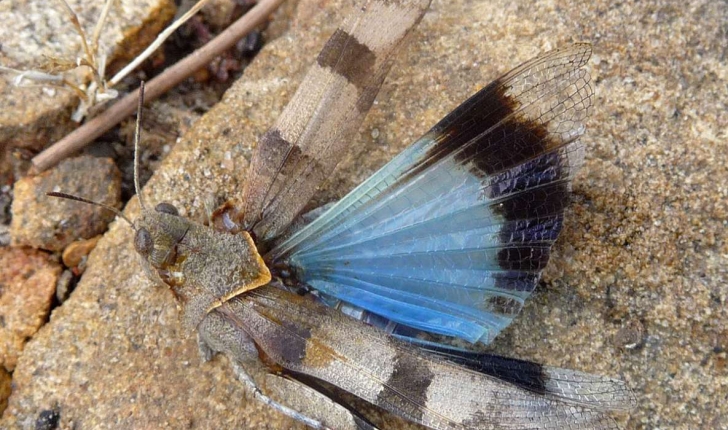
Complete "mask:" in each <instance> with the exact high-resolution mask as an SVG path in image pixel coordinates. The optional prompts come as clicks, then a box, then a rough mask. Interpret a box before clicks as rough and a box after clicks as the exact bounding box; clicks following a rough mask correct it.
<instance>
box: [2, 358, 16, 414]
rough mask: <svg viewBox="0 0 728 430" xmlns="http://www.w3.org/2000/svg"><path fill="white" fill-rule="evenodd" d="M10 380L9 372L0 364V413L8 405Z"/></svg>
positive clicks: (10, 389)
mask: <svg viewBox="0 0 728 430" xmlns="http://www.w3.org/2000/svg"><path fill="white" fill-rule="evenodd" d="M12 382H13V379H12V378H11V377H10V373H8V371H7V370H5V368H4V367H1V366H0V414H2V413H3V411H4V410H5V408H6V407H7V406H8V398H9V397H10V392H11V391H12V387H11V384H12Z"/></svg>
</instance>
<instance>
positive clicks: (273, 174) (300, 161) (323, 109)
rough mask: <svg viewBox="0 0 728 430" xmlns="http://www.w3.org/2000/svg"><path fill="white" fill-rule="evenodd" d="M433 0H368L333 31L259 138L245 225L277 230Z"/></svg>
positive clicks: (314, 183)
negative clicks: (278, 115)
mask: <svg viewBox="0 0 728 430" xmlns="http://www.w3.org/2000/svg"><path fill="white" fill-rule="evenodd" d="M428 5H429V0H411V1H408V0H391V1H383V0H371V1H368V2H366V3H365V4H364V5H363V6H361V7H358V8H356V10H355V12H354V13H353V14H352V15H351V16H350V17H349V18H348V19H347V20H346V21H345V22H344V23H343V24H342V25H341V26H340V27H339V28H338V29H337V30H336V31H335V32H334V34H333V35H332V36H331V38H330V39H329V40H328V42H327V43H326V45H325V46H324V48H323V50H322V51H321V53H320V54H319V55H318V57H317V58H316V62H315V63H314V64H313V66H311V69H310V70H309V71H308V74H307V75H306V77H305V78H304V80H303V82H302V83H301V85H300V86H299V88H298V91H296V93H295V94H294V96H293V98H292V99H291V101H290V102H289V104H288V105H287V106H286V108H285V109H284V111H283V113H282V114H281V115H280V117H279V118H278V120H277V122H276V124H275V125H274V126H273V127H272V128H271V129H270V130H269V131H268V132H266V133H265V135H263V137H262V138H261V140H260V142H259V144H258V147H257V149H256V152H255V154H254V155H253V160H252V163H251V168H250V173H249V178H248V182H247V184H246V188H245V192H244V200H243V225H244V228H245V229H246V230H249V231H252V232H254V233H255V236H256V237H257V238H258V240H263V241H266V240H269V239H271V238H274V237H275V236H276V235H277V234H279V233H280V232H281V231H282V230H283V229H285V228H286V227H287V226H288V224H289V223H290V222H291V220H292V219H293V218H294V217H295V216H296V215H298V213H299V212H300V211H301V209H302V208H303V207H304V205H305V204H306V203H307V202H308V201H309V200H310V199H311V197H312V196H313V194H314V193H315V191H316V189H317V187H318V186H319V184H320V183H321V182H322V181H323V180H324V179H325V178H326V177H327V176H328V175H329V174H330V173H331V172H332V171H333V169H334V168H335V167H336V165H337V164H338V162H339V161H340V160H341V159H342V158H343V156H344V155H345V153H346V147H347V146H348V145H349V143H350V141H351V140H352V139H353V138H354V137H355V135H356V133H357V131H358V129H359V126H360V125H361V122H362V121H363V119H364V117H365V115H366V113H367V112H368V111H369V108H370V107H371V105H372V103H373V101H374V98H375V97H376V95H377V92H378V91H379V88H380V87H381V85H382V82H383V81H384V78H385V76H386V74H387V72H388V71H389V68H390V66H391V63H392V57H393V55H394V53H395V51H396V48H397V46H398V45H399V44H400V42H401V41H402V40H403V39H404V37H405V36H406V35H407V34H408V33H409V31H410V30H411V29H412V28H413V27H414V26H415V24H417V22H419V20H420V19H421V18H422V15H423V13H424V12H425V10H426V9H427V6H428Z"/></svg>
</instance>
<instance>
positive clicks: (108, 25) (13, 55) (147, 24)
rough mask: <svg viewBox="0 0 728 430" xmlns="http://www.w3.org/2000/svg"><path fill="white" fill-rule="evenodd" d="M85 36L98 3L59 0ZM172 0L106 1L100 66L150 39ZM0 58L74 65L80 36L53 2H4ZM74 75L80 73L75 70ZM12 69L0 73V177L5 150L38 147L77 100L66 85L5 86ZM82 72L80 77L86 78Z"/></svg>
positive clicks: (63, 126)
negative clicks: (109, 5) (107, 9)
mask: <svg viewBox="0 0 728 430" xmlns="http://www.w3.org/2000/svg"><path fill="white" fill-rule="evenodd" d="M66 1H67V3H68V4H69V6H70V7H71V8H72V9H73V10H74V11H75V12H76V15H77V16H78V19H79V21H80V23H81V26H82V27H83V29H84V31H85V32H86V35H87V39H88V40H89V43H91V42H90V40H91V35H92V34H93V31H94V26H95V25H96V22H97V21H98V18H99V16H100V15H101V10H102V8H103V6H104V3H105V1H96V2H89V1H84V0H66ZM174 11H175V8H174V2H173V1H172V0H154V1H147V0H123V1H119V2H114V5H113V7H112V8H111V10H110V13H109V15H108V18H107V20H106V22H105V25H104V27H103V30H102V32H101V36H100V38H99V41H100V42H99V46H100V48H101V49H100V51H99V53H100V54H102V55H104V56H106V58H107V71H108V72H109V73H113V72H115V71H116V69H118V68H119V67H118V64H122V63H125V62H128V61H129V60H130V59H131V58H133V57H134V55H136V54H137V53H139V52H141V50H142V49H144V48H145V47H146V44H148V43H149V42H150V41H151V40H153V39H154V37H156V35H157V33H158V32H159V31H161V30H162V29H163V28H164V26H165V25H166V23H167V21H168V20H169V19H171V18H172V16H173V15H174ZM0 22H2V23H3V25H2V27H0V40H2V41H3V42H2V47H1V48H0V64H1V65H2V66H4V67H9V68H12V69H15V70H21V71H29V70H42V71H50V70H47V69H49V68H51V69H52V67H51V64H52V63H57V64H60V63H75V62H76V59H77V58H80V57H81V55H82V52H83V50H82V45H81V38H80V36H79V35H78V33H77V32H76V30H75V29H74V27H73V25H72V23H71V19H70V17H69V15H68V13H67V12H66V11H65V9H64V8H63V4H62V3H61V2H60V1H52V2H47V1H45V0H30V1H24V0H6V1H3V2H2V3H0ZM78 72H79V76H84V73H85V72H84V71H83V70H79V71H78ZM15 77H16V74H15V73H8V72H0V99H2V100H8V103H3V109H2V110H0V147H2V148H3V150H2V152H0V178H5V177H7V176H10V175H12V168H11V161H12V160H13V158H12V157H10V156H9V155H10V151H11V150H13V149H14V148H21V149H24V150H30V151H39V150H40V149H42V148H43V147H45V146H46V145H47V144H49V143H51V142H53V141H55V140H57V139H59V138H61V137H63V136H64V135H65V134H67V133H68V132H69V131H70V130H72V129H73V128H74V127H75V126H76V124H75V123H73V122H72V121H71V120H70V116H71V111H72V110H73V109H74V108H75V104H76V103H77V98H76V96H75V95H74V93H73V92H72V91H71V90H69V89H67V88H58V87H57V86H53V85H50V84H39V83H28V82H27V81H25V83H24V84H23V85H22V86H16V85H13V80H14V79H15ZM88 77H89V76H88V75H86V79H88Z"/></svg>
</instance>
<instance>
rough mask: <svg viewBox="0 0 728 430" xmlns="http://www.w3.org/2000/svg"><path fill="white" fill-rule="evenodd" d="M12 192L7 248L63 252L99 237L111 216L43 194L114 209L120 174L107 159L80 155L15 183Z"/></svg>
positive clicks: (104, 212)
mask: <svg viewBox="0 0 728 430" xmlns="http://www.w3.org/2000/svg"><path fill="white" fill-rule="evenodd" d="M13 191H14V194H15V199H14V200H13V206H12V211H13V220H12V222H11V224H10V236H11V237H12V244H13V245H16V246H18V245H22V246H32V247H33V248H41V249H47V250H50V251H62V250H63V248H65V247H66V245H68V244H69V243H71V242H73V241H74V240H77V239H80V238H83V239H88V238H91V237H94V236H96V235H98V234H101V233H103V232H104V231H105V230H106V226H107V224H108V223H109V222H110V221H111V220H113V219H114V216H115V215H114V214H113V213H112V212H111V211H108V210H106V209H103V208H100V207H98V206H93V205H90V204H85V203H79V202H75V201H70V200H66V199H60V198H53V197H48V196H47V195H46V193H48V192H51V191H60V192H64V193H67V194H72V195H75V196H79V197H83V198H85V199H88V200H92V201H95V202H99V203H104V204H106V205H109V206H113V207H117V206H118V205H119V197H120V195H121V174H120V173H119V169H117V168H116V165H114V162H113V161H112V160H111V159H109V158H96V157H91V156H88V155H84V156H81V157H76V158H70V159H67V160H65V161H63V162H62V163H61V164H59V165H58V166H57V167H55V168H53V169H51V170H49V171H46V172H43V173H42V174H40V175H38V176H32V177H31V176H29V177H25V178H23V179H21V180H19V181H17V182H16V183H15V188H14V190H13Z"/></svg>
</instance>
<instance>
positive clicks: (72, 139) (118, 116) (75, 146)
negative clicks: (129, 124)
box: [31, 0, 284, 173]
mask: <svg viewBox="0 0 728 430" xmlns="http://www.w3.org/2000/svg"><path fill="white" fill-rule="evenodd" d="M283 1H284V0H261V1H260V2H259V3H258V4H257V5H255V7H253V8H252V9H250V10H249V11H248V13H246V14H245V15H243V16H242V17H240V19H238V20H237V21H235V23H233V24H232V25H231V26H230V27H228V28H227V29H226V30H225V31H223V32H222V33H220V34H219V35H218V36H217V37H215V38H214V39H212V40H211V41H210V42H208V43H207V44H206V45H205V46H203V47H202V48H200V49H198V50H196V51H195V52H193V53H191V54H190V55H188V56H187V57H185V58H184V59H183V60H181V61H179V62H177V63H176V64H175V65H173V66H171V67H169V68H168V69H166V70H165V71H164V72H162V73H161V74H159V75H158V76H157V77H155V78H154V79H152V80H151V81H149V82H147V84H146V89H145V92H144V98H145V100H147V101H152V100H154V99H156V98H157V97H159V96H160V95H162V94H164V93H165V92H166V91H168V90H169V89H170V88H172V87H174V86H175V85H177V84H178V83H180V82H181V81H183V80H184V79H186V78H187V77H188V76H190V75H191V74H193V73H194V72H195V71H197V70H199V69H200V68H202V67H204V66H205V65H207V64H208V63H209V62H210V61H212V60H213V59H214V58H215V57H217V56H219V55H220V54H222V53H223V52H224V51H226V50H228V49H230V48H231V47H232V46H233V45H235V43H236V42H237V41H238V40H240V38H242V37H243V36H245V35H246V34H248V33H250V32H251V31H253V30H254V29H255V28H256V27H257V26H259V25H260V24H261V23H263V22H264V21H265V19H266V18H267V17H268V16H269V15H270V14H271V13H273V12H274V11H275V10H276V9H277V8H278V6H280V5H281V3H283ZM138 98H139V90H135V91H133V92H131V93H129V94H127V95H126V96H125V97H124V98H122V99H121V100H119V101H118V102H117V103H115V104H114V105H113V106H111V107H110V108H109V109H107V110H106V111H104V112H103V113H101V114H100V115H99V116H97V117H96V118H93V119H92V120H90V121H88V122H87V123H85V124H84V125H82V126H81V127H79V128H77V129H76V130H74V131H73V132H71V133H70V134H69V135H67V136H66V137H64V138H63V139H61V140H59V141H58V142H56V143H54V144H53V145H51V146H50V147H48V148H47V149H46V150H44V151H43V152H41V153H40V154H38V155H36V156H35V157H34V158H33V159H32V160H31V162H32V164H33V167H32V169H31V173H40V172H42V171H44V170H46V169H48V168H49V167H51V166H54V165H55V164H57V163H58V162H59V161H60V160H62V159H63V158H65V157H67V156H68V155H70V154H72V153H73V152H75V151H78V150H79V149H81V148H83V147H84V146H86V145H87V144H89V143H90V142H91V141H92V140H94V139H96V138H97V137H99V136H101V135H102V134H104V133H105V132H106V131H107V130H109V129H110V128H111V127H113V126H115V125H116V124H118V123H119V122H121V121H122V120H123V119H124V118H126V117H127V116H129V115H130V114H132V113H133V112H134V109H135V107H136V104H137V101H138Z"/></svg>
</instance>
